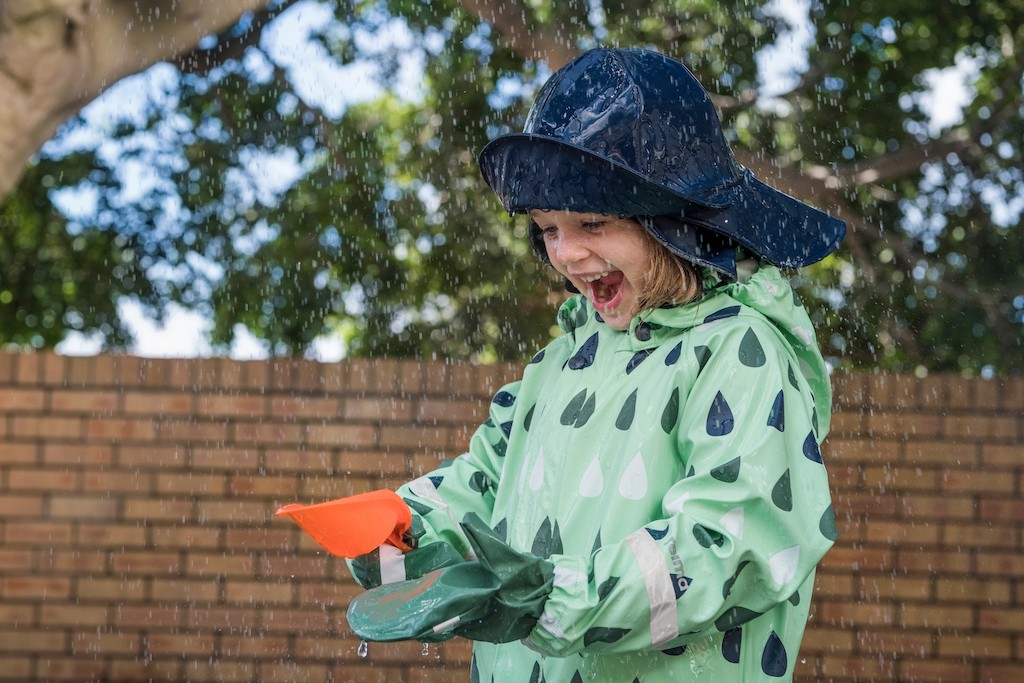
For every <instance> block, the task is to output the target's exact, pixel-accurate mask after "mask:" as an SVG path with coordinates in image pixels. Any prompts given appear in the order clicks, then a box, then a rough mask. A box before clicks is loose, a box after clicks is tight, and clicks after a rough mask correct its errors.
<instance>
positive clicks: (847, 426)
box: [822, 412, 867, 462]
mask: <svg viewBox="0 0 1024 683" xmlns="http://www.w3.org/2000/svg"><path fill="white" fill-rule="evenodd" d="M865 423H866V420H865V415H864V414H863V413H860V412H856V413H853V412H839V413H832V419H831V425H830V427H829V435H828V438H827V439H825V444H824V448H823V449H822V452H823V453H828V452H829V449H828V444H829V443H830V442H831V441H832V440H833V439H853V438H857V437H859V436H861V435H863V434H864V433H865V432H867V427H866V425H865ZM826 462H828V460H826Z"/></svg>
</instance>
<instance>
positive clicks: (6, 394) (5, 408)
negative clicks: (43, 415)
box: [0, 387, 46, 414]
mask: <svg viewBox="0 0 1024 683" xmlns="http://www.w3.org/2000/svg"><path fill="white" fill-rule="evenodd" d="M45 396H46V394H44V393H43V390H42V389H17V388H11V387H5V388H4V390H3V391H0V413H6V414H11V413H29V412H40V411H41V410H42V409H43V404H44V401H45Z"/></svg>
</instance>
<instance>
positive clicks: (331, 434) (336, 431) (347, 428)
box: [306, 423, 397, 447]
mask: <svg viewBox="0 0 1024 683" xmlns="http://www.w3.org/2000/svg"><path fill="white" fill-rule="evenodd" d="M391 429H397V427H393V428H391ZM306 440H307V442H308V443H310V444H312V445H314V446H318V445H319V446H348V447H352V446H355V447H362V446H370V445H373V444H374V443H376V442H377V428H376V427H374V426H372V425H365V424H341V423H320V424H311V425H309V426H308V427H307V431H306Z"/></svg>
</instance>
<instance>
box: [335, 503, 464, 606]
mask: <svg viewBox="0 0 1024 683" xmlns="http://www.w3.org/2000/svg"><path fill="white" fill-rule="evenodd" d="M423 534H424V529H423V520H421V519H420V518H419V516H417V515H415V514H414V515H413V516H412V526H411V527H410V528H409V531H407V532H406V533H405V534H404V535H403V540H404V541H405V542H406V543H407V544H408V545H411V546H412V547H413V549H412V550H410V551H408V552H406V553H404V554H403V553H402V551H401V550H399V549H398V548H396V547H394V546H392V545H389V544H387V543H385V544H384V545H381V546H380V547H378V548H375V549H374V550H373V551H371V552H369V553H367V554H365V555H360V556H359V557H356V558H354V559H351V560H348V567H349V570H351V572H352V576H353V577H354V578H355V580H356V581H357V582H358V583H359V585H360V586H362V587H363V588H376V587H377V586H380V585H383V584H388V583H396V582H398V581H405V580H407V579H418V578H419V577H421V576H423V575H424V574H429V573H430V572H432V571H434V570H435V569H441V568H442V567H449V566H451V565H454V564H459V563H460V562H464V561H465V558H463V557H462V556H461V555H460V554H459V552H458V551H457V550H455V548H453V547H452V546H451V545H450V544H448V543H445V542H444V541H438V542H436V543H428V544H426V545H423V546H420V545H419V539H420V537H421V536H423Z"/></svg>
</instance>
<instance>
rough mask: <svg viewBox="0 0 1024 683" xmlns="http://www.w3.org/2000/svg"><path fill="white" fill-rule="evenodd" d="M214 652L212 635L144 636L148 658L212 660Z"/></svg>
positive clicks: (168, 634)
mask: <svg viewBox="0 0 1024 683" xmlns="http://www.w3.org/2000/svg"><path fill="white" fill-rule="evenodd" d="M253 640H262V638H259V639H253ZM216 652H217V650H216V639H215V636H214V635H213V634H212V633H150V634H147V636H146V654H147V655H148V656H150V657H160V656H167V655H173V656H183V657H186V658H192V657H200V656H208V657H209V658H210V659H213V658H214V657H215V655H216Z"/></svg>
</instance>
